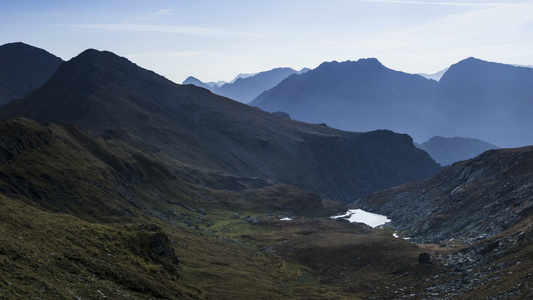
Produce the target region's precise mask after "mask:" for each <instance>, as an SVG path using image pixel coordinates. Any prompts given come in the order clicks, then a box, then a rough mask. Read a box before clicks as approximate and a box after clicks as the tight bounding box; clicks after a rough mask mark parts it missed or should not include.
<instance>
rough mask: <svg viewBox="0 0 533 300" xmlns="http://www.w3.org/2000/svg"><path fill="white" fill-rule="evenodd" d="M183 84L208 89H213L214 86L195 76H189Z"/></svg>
mask: <svg viewBox="0 0 533 300" xmlns="http://www.w3.org/2000/svg"><path fill="white" fill-rule="evenodd" d="M182 84H193V85H195V86H197V87H201V88H204V89H208V90H211V89H212V88H213V86H212V85H209V84H207V83H204V82H202V81H201V80H200V79H198V78H196V77H193V76H189V77H187V79H185V80H184V81H183V83H182Z"/></svg>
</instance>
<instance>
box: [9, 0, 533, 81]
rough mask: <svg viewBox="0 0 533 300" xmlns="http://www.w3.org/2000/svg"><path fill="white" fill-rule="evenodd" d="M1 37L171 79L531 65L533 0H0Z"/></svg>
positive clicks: (418, 70)
mask: <svg viewBox="0 0 533 300" xmlns="http://www.w3.org/2000/svg"><path fill="white" fill-rule="evenodd" d="M10 42H24V43H27V44H30V45H32V46H35V47H38V48H42V49H45V50H47V51H49V52H50V53H52V54H55V55H57V56H59V57H61V58H62V59H64V60H69V59H71V58H72V57H74V56H76V55H78V54H79V53H81V52H82V51H84V50H85V49H88V48H93V49H98V50H108V51H112V52H114V53H116V54H118V55H120V56H124V57H126V58H128V59H129V60H131V61H133V62H134V63H136V64H137V65H139V66H141V67H143V68H146V69H150V70H153V71H155V72H157V73H159V74H161V75H163V76H165V77H167V78H168V79H170V80H172V81H174V82H177V83H181V82H183V80H185V79H186V78H187V77H188V76H195V77H196V78H198V79H200V80H202V81H204V82H207V81H219V80H225V81H229V80H231V79H233V78H234V77H235V76H236V75H237V74H239V73H256V72H260V71H265V70H270V69H273V68H276V67H291V68H293V69H297V70H299V69H302V68H304V67H308V68H315V67H317V66H318V65H319V64H320V63H322V62H325V61H333V60H336V61H346V60H358V59H360V58H368V57H375V58H377V59H378V60H380V61H381V63H383V64H384V65H385V66H387V67H389V68H391V69H394V70H399V71H404V72H408V73H429V74H431V73H436V72H437V71H440V70H442V69H444V68H447V67H449V66H450V65H452V64H454V63H457V62H459V61H460V60H463V59H465V58H467V57H471V56H473V57H477V58H480V59H483V60H487V61H494V62H501V63H508V64H518V65H533V0H531V1H492V0H477V1H455V0H442V1H439V0H437V1H429V0H415V1H404V0H330V1H325V0H323V1H321V0H284V1H281V0H268V1H241V0H226V1H214V0H187V1H182V0H150V1H145V0H143V1H137V0H117V1H113V0H90V1H89V0H55V1H50V0H21V1H13V0H0V44H5V43H10Z"/></svg>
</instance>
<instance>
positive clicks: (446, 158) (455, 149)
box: [419, 136, 500, 166]
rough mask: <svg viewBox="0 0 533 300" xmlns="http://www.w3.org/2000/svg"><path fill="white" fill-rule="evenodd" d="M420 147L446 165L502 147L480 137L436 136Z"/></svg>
mask: <svg viewBox="0 0 533 300" xmlns="http://www.w3.org/2000/svg"><path fill="white" fill-rule="evenodd" d="M419 148H420V149H423V150H424V151H426V152H427V153H428V154H429V155H430V156H431V158H433V159H434V160H435V161H436V162H438V163H439V164H441V165H443V166H446V165H451V164H453V163H455V162H458V161H461V160H465V159H470V158H473V157H476V156H478V155H480V154H481V153H483V152H485V151H487V150H492V149H498V148H500V147H498V146H496V145H492V144H489V143H487V142H484V141H482V140H478V139H472V138H463V137H453V138H445V137H441V136H434V137H432V138H430V139H429V140H428V141H426V142H424V143H422V144H421V145H420V146H419Z"/></svg>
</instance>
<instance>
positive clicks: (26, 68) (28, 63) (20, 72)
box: [0, 43, 63, 105]
mask: <svg viewBox="0 0 533 300" xmlns="http://www.w3.org/2000/svg"><path fill="white" fill-rule="evenodd" d="M62 62H63V60H62V59H61V58H59V57H57V56H55V55H53V54H51V53H49V52H47V51H45V50H43V49H39V48H36V47H33V46H30V45H27V44H24V43H9V44H5V45H2V46H0V105H4V104H6V103H7V102H9V101H11V100H13V99H16V98H22V97H24V96H26V95H27V94H29V93H31V92H32V91H33V90H35V89H36V88H38V87H39V86H40V85H41V84H43V83H44V82H45V81H46V80H48V79H49V78H50V77H51V76H52V74H53V73H54V72H55V71H56V70H57V68H58V67H59V65H60V64H61V63H62Z"/></svg>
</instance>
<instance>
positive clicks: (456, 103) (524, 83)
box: [433, 58, 533, 147]
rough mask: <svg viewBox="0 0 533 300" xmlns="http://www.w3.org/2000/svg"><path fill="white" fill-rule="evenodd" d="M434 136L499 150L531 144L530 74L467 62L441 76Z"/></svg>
mask: <svg viewBox="0 0 533 300" xmlns="http://www.w3.org/2000/svg"><path fill="white" fill-rule="evenodd" d="M435 111H436V112H438V113H437V114H436V115H435V123H436V124H437V125H438V127H436V128H434V129H433V131H434V132H435V135H442V136H469V137H475V138H479V139H481V140H484V141H487V142H490V143H494V144H497V145H500V146H504V147H517V146H524V145H530V144H533V135H532V134H531V132H532V130H533V118H531V116H532V114H533V69H531V68H525V67H515V66H512V65H505V64H499V63H492V62H486V61H483V60H479V59H476V58H468V59H465V60H463V61H460V62H458V63H457V64H454V65H452V66H451V67H450V69H449V70H448V71H447V72H446V73H445V74H444V76H442V78H441V80H440V82H439V88H438V94H437V101H436V105H435Z"/></svg>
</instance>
